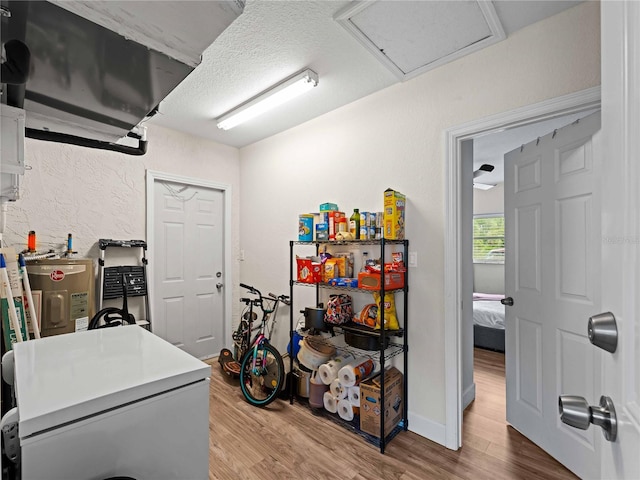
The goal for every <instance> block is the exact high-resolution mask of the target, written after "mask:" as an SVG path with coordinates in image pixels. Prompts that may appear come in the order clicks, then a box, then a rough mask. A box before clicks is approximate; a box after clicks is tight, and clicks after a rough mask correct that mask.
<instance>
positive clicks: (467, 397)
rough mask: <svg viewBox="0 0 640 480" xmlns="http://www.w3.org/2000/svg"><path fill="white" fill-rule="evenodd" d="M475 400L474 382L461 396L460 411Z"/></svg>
mask: <svg viewBox="0 0 640 480" xmlns="http://www.w3.org/2000/svg"><path fill="white" fill-rule="evenodd" d="M475 398H476V384H475V382H474V383H472V384H471V385H469V386H468V387H467V388H466V389H465V391H464V393H463V394H462V411H463V412H464V409H465V408H467V407H468V406H469V404H470V403H471V402H473V401H474V400H475Z"/></svg>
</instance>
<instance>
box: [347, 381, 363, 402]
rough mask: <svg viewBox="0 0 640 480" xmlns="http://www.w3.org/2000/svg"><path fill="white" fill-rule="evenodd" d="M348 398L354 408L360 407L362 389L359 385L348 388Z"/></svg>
mask: <svg viewBox="0 0 640 480" xmlns="http://www.w3.org/2000/svg"><path fill="white" fill-rule="evenodd" d="M347 392H348V394H347V398H349V401H350V402H351V405H353V406H354V407H359V406H360V387H359V386H358V385H354V386H353V387H347Z"/></svg>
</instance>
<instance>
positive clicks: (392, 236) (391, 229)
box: [383, 188, 407, 240]
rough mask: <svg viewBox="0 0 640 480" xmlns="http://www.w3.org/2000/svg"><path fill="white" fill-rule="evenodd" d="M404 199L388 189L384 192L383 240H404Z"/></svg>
mask: <svg viewBox="0 0 640 480" xmlns="http://www.w3.org/2000/svg"><path fill="white" fill-rule="evenodd" d="M406 203H407V199H406V197H405V196H404V195H403V194H402V193H400V192H396V191H395V190H392V189H391V188H388V189H387V190H385V192H384V214H383V215H384V219H383V228H384V238H386V239H387V240H403V239H404V210H405V205H406Z"/></svg>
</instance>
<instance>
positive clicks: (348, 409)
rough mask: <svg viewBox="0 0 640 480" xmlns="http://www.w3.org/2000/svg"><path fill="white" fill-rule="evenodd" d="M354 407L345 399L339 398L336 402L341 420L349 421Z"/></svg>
mask: <svg viewBox="0 0 640 480" xmlns="http://www.w3.org/2000/svg"><path fill="white" fill-rule="evenodd" d="M356 408H357V407H354V406H353V405H351V402H350V401H349V400H347V399H343V400H340V401H339V402H338V415H340V418H341V419H343V420H346V421H347V422H350V421H351V420H353V415H354V414H355V413H356Z"/></svg>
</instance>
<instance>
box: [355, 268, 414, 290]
mask: <svg viewBox="0 0 640 480" xmlns="http://www.w3.org/2000/svg"><path fill="white" fill-rule="evenodd" d="M380 287H381V285H380V274H379V273H368V272H360V273H359V274H358V288H363V289H365V290H380ZM402 287H404V272H387V273H385V274H384V289H385V290H395V289H396V288H402Z"/></svg>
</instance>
